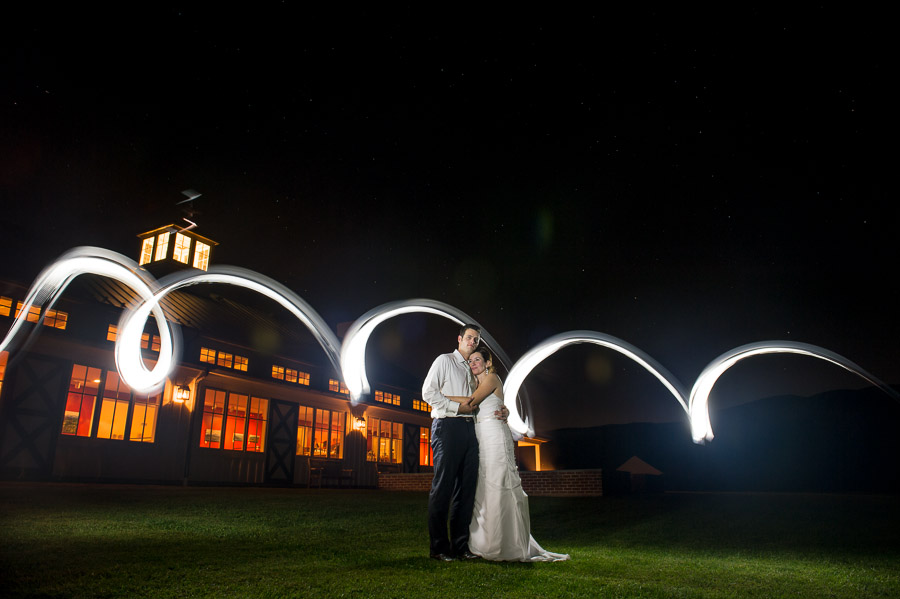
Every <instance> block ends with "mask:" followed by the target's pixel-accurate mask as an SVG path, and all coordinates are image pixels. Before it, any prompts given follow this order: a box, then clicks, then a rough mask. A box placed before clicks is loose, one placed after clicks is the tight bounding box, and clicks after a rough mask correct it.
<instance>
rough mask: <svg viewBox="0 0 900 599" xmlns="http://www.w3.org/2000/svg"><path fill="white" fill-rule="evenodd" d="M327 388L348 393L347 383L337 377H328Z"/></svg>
mask: <svg viewBox="0 0 900 599" xmlns="http://www.w3.org/2000/svg"><path fill="white" fill-rule="evenodd" d="M328 390H329V391H334V392H335V393H343V394H344V395H349V394H350V391H349V390H348V389H347V385H345V384H344V383H342V382H340V381H339V380H337V379H328Z"/></svg>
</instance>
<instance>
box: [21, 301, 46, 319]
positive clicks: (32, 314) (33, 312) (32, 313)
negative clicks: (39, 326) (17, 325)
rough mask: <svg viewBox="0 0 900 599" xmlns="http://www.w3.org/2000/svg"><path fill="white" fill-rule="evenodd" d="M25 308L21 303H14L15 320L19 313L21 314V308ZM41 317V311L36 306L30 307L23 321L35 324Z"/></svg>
mask: <svg viewBox="0 0 900 599" xmlns="http://www.w3.org/2000/svg"><path fill="white" fill-rule="evenodd" d="M24 307H25V304H24V303H22V302H16V316H15V317H16V318H18V317H19V313H21V312H22V308H24ZM40 316H41V309H40V308H39V307H38V306H31V307H29V308H28V316H26V317H25V320H27V321H28V322H37V321H38V319H39V318H40Z"/></svg>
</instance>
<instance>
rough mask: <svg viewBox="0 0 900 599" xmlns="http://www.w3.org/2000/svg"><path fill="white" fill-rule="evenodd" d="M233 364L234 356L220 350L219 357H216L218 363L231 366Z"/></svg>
mask: <svg viewBox="0 0 900 599" xmlns="http://www.w3.org/2000/svg"><path fill="white" fill-rule="evenodd" d="M232 364H234V356H233V355H231V354H227V353H225V352H223V351H220V352H219V356H218V358H216V365H217V366H224V367H226V368H231V366H232Z"/></svg>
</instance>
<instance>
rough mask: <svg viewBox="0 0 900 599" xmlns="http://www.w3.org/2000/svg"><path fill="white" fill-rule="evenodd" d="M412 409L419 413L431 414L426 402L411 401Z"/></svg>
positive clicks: (419, 400)
mask: <svg viewBox="0 0 900 599" xmlns="http://www.w3.org/2000/svg"><path fill="white" fill-rule="evenodd" d="M413 409H414V410H419V411H420V412H431V406H430V405H428V402H425V401H422V400H421V399H414V400H413Z"/></svg>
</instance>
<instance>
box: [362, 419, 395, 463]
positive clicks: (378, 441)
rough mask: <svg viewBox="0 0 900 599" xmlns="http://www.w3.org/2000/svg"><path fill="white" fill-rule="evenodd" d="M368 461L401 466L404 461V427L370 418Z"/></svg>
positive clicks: (367, 442) (367, 447)
mask: <svg viewBox="0 0 900 599" xmlns="http://www.w3.org/2000/svg"><path fill="white" fill-rule="evenodd" d="M366 459H367V460H369V461H370V462H387V463H389V464H399V463H400V462H401V461H402V460H403V425H402V424H401V423H399V422H390V421H388V420H379V419H378V418H369V423H368V430H367V432H366Z"/></svg>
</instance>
